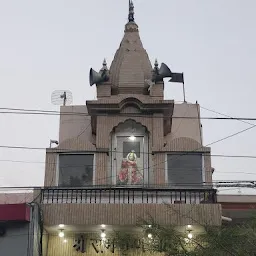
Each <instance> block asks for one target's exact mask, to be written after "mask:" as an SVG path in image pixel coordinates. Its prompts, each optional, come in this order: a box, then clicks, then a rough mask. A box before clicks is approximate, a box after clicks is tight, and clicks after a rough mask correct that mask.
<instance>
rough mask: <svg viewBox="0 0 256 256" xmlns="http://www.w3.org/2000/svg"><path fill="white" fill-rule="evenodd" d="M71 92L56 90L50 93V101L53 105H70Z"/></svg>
mask: <svg viewBox="0 0 256 256" xmlns="http://www.w3.org/2000/svg"><path fill="white" fill-rule="evenodd" d="M72 100H73V97H72V92H71V91H68V90H57V91H54V92H53V93H52V96H51V101H52V104H54V105H62V106H66V105H71V104H72Z"/></svg>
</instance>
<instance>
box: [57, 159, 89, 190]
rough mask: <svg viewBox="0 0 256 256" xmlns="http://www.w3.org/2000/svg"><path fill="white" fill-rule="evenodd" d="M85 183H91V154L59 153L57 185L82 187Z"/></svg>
mask: <svg viewBox="0 0 256 256" xmlns="http://www.w3.org/2000/svg"><path fill="white" fill-rule="evenodd" d="M87 185H93V155H92V154H77V155H75V154H61V155H59V186H63V187H82V186H87Z"/></svg>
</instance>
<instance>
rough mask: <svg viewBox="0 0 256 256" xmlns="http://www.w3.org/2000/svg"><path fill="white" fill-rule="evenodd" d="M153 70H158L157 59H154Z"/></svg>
mask: <svg viewBox="0 0 256 256" xmlns="http://www.w3.org/2000/svg"><path fill="white" fill-rule="evenodd" d="M154 66H155V67H154V71H155V72H156V73H158V71H159V67H158V61H157V59H156V60H155V64H154Z"/></svg>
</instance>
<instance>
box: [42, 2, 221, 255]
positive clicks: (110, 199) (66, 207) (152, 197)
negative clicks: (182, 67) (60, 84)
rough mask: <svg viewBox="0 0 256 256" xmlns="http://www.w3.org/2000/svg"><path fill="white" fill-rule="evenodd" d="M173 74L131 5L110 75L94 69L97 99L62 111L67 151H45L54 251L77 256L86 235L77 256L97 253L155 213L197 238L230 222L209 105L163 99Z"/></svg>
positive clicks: (47, 218)
mask: <svg viewBox="0 0 256 256" xmlns="http://www.w3.org/2000/svg"><path fill="white" fill-rule="evenodd" d="M163 61H165V60H163ZM171 76H172V74H171V71H170V70H169V68H168V67H167V65H159V64H158V61H156V62H155V63H154V64H153V65H152V64H151V62H150V60H149V57H148V53H147V51H146V50H145V49H144V47H143V44H142V42H141V39H140V35H139V27H138V25H137V24H136V22H135V18H134V5H133V3H132V1H129V15H128V22H127V24H125V29H124V36H123V38H122V40H121V43H120V46H119V48H118V49H117V51H116V53H115V56H114V59H113V61H112V63H111V65H110V66H109V67H108V65H107V62H106V60H104V62H103V67H102V69H100V70H99V71H95V70H93V69H91V70H90V77H89V78H90V85H91V86H96V89H97V90H96V92H97V99H96V100H87V101H86V104H85V105H79V106H78V105H73V106H62V107H61V109H60V111H61V115H60V128H59V145H58V146H57V147H55V148H48V149H47V150H46V170H45V184H44V185H45V188H44V189H43V190H42V191H41V193H42V209H43V216H44V226H45V230H46V231H47V234H46V235H44V243H45V248H47V249H45V250H47V253H48V254H47V255H49V256H51V255H62V256H68V255H78V254H76V253H77V250H76V249H77V248H78V247H79V246H78V247H77V241H78V240H77V239H78V238H77V237H81V236H82V237H87V240H86V241H84V243H85V244H86V246H85V247H83V249H81V248H82V247H81V246H80V247H79V248H80V249H78V251H79V250H80V252H82V251H86V252H87V253H89V254H88V255H97V250H95V246H92V243H90V239H95V241H96V240H97V239H101V238H104V239H105V238H106V237H110V234H111V233H112V232H113V231H114V230H122V229H123V228H126V229H128V230H136V223H137V219H138V218H146V216H147V214H148V213H150V215H151V216H152V217H153V218H154V219H155V221H157V222H158V223H160V224H163V225H176V226H177V227H180V228H183V227H184V230H186V229H185V227H186V225H192V227H193V230H192V232H199V231H200V225H202V224H203V222H207V223H208V224H209V225H215V226H217V225H220V224H221V208H220V205H219V204H217V202H216V191H215V190H214V189H213V188H212V184H211V183H212V167H211V158H210V152H211V149H210V148H209V147H205V146H204V145H203V144H202V126H201V122H200V107H199V105H198V104H197V103H196V104H189V103H186V102H183V103H180V104H177V103H175V102H174V100H173V99H168V100H165V99H164V87H165V86H169V84H168V83H166V84H164V81H163V78H165V77H170V78H171ZM88 86H89V83H88ZM166 204H168V207H169V209H171V210H173V212H172V214H170V212H168V211H167V208H166V207H167V206H166ZM61 232H62V233H63V234H64V233H65V237H64V238H63V237H59V236H58V235H57V234H58V233H59V234H60V233H61ZM184 232H186V231H184ZM62 233H61V236H62ZM102 233H104V235H102ZM89 238H90V239H89ZM88 239H89V240H88ZM64 240H65V243H64V244H63V241H64ZM75 241H76V242H75ZM79 241H81V239H80V240H79ZM74 243H76V246H75V247H74ZM95 243H96V242H95ZM46 244H47V246H46ZM94 245H95V244H94ZM97 248H98V247H97ZM56 251H58V253H59V254H54V252H56ZM105 251H106V252H105ZM104 253H106V254H107V255H108V253H111V255H119V254H118V252H116V254H113V253H115V252H110V251H109V249H106V248H105V249H104ZM131 255H134V254H131ZM138 255H140V254H139V253H138Z"/></svg>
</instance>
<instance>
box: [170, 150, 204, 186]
mask: <svg viewBox="0 0 256 256" xmlns="http://www.w3.org/2000/svg"><path fill="white" fill-rule="evenodd" d="M167 175H168V183H169V184H171V185H177V186H179V185H180V186H182V185H186V186H189V185H198V186H200V185H202V184H203V157H202V154H196V153H195V154H192V153H190V154H186V153H183V154H182V153H179V154H168V155H167Z"/></svg>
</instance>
